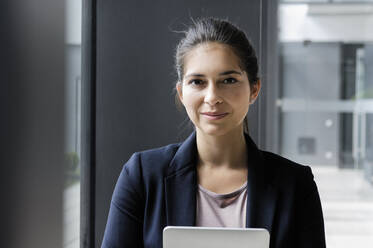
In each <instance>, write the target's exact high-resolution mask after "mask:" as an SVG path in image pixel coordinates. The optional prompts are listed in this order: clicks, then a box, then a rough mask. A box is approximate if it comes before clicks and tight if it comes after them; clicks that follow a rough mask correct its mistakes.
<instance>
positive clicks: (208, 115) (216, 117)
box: [201, 112, 228, 120]
mask: <svg viewBox="0 0 373 248" xmlns="http://www.w3.org/2000/svg"><path fill="white" fill-rule="evenodd" d="M201 114H202V115H203V116H205V117H206V118H207V119H209V120H219V119H222V118H224V117H225V116H226V115H228V113H213V112H205V113H201Z"/></svg>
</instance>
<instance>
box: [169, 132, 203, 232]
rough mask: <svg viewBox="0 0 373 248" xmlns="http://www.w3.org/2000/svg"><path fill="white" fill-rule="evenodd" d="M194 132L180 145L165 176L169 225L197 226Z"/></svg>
mask: <svg viewBox="0 0 373 248" xmlns="http://www.w3.org/2000/svg"><path fill="white" fill-rule="evenodd" d="M195 135H196V134H195V132H193V133H192V134H191V135H190V136H189V137H188V138H187V139H186V140H185V141H184V142H183V143H182V145H181V146H180V147H179V149H178V151H177V152H176V154H175V156H174V158H173V160H172V161H171V163H170V166H169V168H168V171H167V176H166V177H165V178H164V185H165V199H166V220H167V225H168V226H195V219H196V194H197V191H196V190H197V172H196V164H195V162H196V155H197V146H196V136H195Z"/></svg>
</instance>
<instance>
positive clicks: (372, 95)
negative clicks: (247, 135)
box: [276, 1, 373, 248]
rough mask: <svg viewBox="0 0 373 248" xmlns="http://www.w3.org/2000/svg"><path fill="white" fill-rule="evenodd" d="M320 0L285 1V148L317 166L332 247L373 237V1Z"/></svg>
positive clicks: (364, 243)
mask: <svg viewBox="0 0 373 248" xmlns="http://www.w3.org/2000/svg"><path fill="white" fill-rule="evenodd" d="M292 2H293V3H294V2H297V3H296V4H293V3H292ZM300 2H303V4H302V3H300ZM317 2H320V1H281V2H280V4H279V82H278V83H279V85H280V89H281V91H280V94H279V97H278V99H277V101H276V102H277V106H278V108H279V110H280V118H279V120H278V125H279V134H278V135H279V147H280V151H279V152H280V153H281V154H282V155H283V156H285V157H287V158H289V159H292V160H294V161H296V162H299V163H302V164H306V165H310V166H311V167H312V171H313V173H314V175H315V180H316V183H317V184H318V187H319V191H320V196H321V201H322V206H323V211H324V218H325V227H326V238H327V247H329V248H334V247H335V248H347V247H359V248H368V247H371V245H372V244H373V144H372V143H373V46H372V44H373V43H372V41H373V32H371V27H372V26H373V5H372V4H369V3H368V1H366V2H364V3H363V2H362V1H356V2H353V1H349V2H345V3H343V4H342V3H341V2H343V1H323V2H324V3H317Z"/></svg>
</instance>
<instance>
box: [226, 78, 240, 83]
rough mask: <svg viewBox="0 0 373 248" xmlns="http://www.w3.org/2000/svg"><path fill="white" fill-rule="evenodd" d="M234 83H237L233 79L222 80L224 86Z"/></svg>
mask: <svg viewBox="0 0 373 248" xmlns="http://www.w3.org/2000/svg"><path fill="white" fill-rule="evenodd" d="M236 82H237V80H236V79H235V78H226V79H224V80H223V83H225V84H234V83H236Z"/></svg>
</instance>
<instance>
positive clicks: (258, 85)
mask: <svg viewBox="0 0 373 248" xmlns="http://www.w3.org/2000/svg"><path fill="white" fill-rule="evenodd" d="M260 88H261V82H260V79H258V81H256V83H255V84H253V85H252V86H251V87H250V90H251V92H250V104H253V103H254V102H255V100H256V98H258V95H259V92H260Z"/></svg>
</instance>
